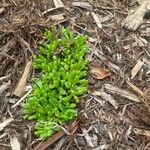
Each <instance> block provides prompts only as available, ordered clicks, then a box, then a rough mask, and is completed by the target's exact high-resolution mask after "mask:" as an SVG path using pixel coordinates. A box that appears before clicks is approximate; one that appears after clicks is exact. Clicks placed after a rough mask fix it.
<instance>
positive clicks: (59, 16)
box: [50, 14, 65, 21]
mask: <svg viewBox="0 0 150 150" xmlns="http://www.w3.org/2000/svg"><path fill="white" fill-rule="evenodd" d="M50 18H51V20H56V21H60V20H63V19H65V18H64V16H63V14H59V15H51V16H50Z"/></svg>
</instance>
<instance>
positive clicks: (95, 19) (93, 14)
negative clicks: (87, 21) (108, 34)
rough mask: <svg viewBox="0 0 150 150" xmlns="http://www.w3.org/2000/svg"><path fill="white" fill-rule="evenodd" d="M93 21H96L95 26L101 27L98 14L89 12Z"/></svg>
mask: <svg viewBox="0 0 150 150" xmlns="http://www.w3.org/2000/svg"><path fill="white" fill-rule="evenodd" d="M91 15H92V17H93V19H94V21H95V22H96V24H97V26H98V27H99V28H100V29H102V24H101V20H100V18H99V16H98V15H97V14H95V13H94V12H92V13H91Z"/></svg>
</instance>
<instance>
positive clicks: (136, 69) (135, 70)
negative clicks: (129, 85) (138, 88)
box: [131, 59, 144, 79]
mask: <svg viewBox="0 0 150 150" xmlns="http://www.w3.org/2000/svg"><path fill="white" fill-rule="evenodd" d="M143 64H144V62H143V61H141V60H140V59H138V61H137V63H136V65H135V66H134V67H133V68H132V70H131V79H133V78H134V77H135V76H136V74H137V73H138V72H139V71H140V69H141V68H142V66H143Z"/></svg>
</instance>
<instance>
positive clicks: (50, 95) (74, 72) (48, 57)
mask: <svg viewBox="0 0 150 150" xmlns="http://www.w3.org/2000/svg"><path fill="white" fill-rule="evenodd" d="M44 37H45V41H44V43H43V44H42V45H40V47H39V54H38V55H35V56H34V61H33V66H34V68H35V69H38V70H41V74H42V75H41V77H37V78H34V82H33V91H32V93H31V94H30V95H29V97H28V100H27V102H26V103H25V104H24V105H23V111H24V114H25V115H24V118H26V119H28V120H36V121H37V124H36V126H35V134H36V135H37V136H39V137H40V138H41V139H45V138H47V137H49V136H51V135H52V134H53V133H54V132H56V131H57V130H59V126H58V125H59V124H63V123H66V122H68V121H70V120H71V119H73V118H74V117H76V116H77V111H76V105H77V104H78V103H79V96H81V95H83V94H85V93H86V92H87V86H88V81H87V79H86V76H87V72H86V67H87V60H85V57H84V56H85V54H86V53H87V45H86V37H85V36H83V35H79V36H77V37H75V36H74V33H73V32H71V31H70V30H69V29H68V28H61V29H60V31H58V30H56V29H55V28H51V29H47V30H46V31H45V33H44Z"/></svg>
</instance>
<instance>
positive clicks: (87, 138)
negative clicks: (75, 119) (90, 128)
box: [81, 128, 94, 147]
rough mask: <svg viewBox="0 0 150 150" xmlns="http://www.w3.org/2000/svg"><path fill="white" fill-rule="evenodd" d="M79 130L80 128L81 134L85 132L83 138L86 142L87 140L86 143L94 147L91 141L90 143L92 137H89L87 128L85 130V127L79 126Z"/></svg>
mask: <svg viewBox="0 0 150 150" xmlns="http://www.w3.org/2000/svg"><path fill="white" fill-rule="evenodd" d="M81 130H82V132H83V134H84V133H86V134H84V138H85V140H86V142H87V145H88V146H89V147H94V145H93V143H92V139H91V137H90V136H89V134H88V132H87V130H86V129H85V128H81Z"/></svg>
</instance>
